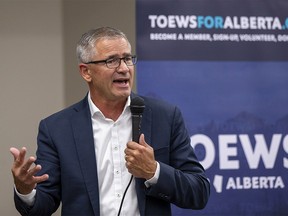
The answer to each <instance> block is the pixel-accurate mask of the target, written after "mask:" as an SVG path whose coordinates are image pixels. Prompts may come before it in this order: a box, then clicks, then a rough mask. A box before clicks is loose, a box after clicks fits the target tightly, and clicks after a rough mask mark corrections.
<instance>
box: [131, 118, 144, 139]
mask: <svg viewBox="0 0 288 216" xmlns="http://www.w3.org/2000/svg"><path fill="white" fill-rule="evenodd" d="M141 119H142V115H133V114H132V141H134V142H137V143H138V142H139V137H140V129H141Z"/></svg>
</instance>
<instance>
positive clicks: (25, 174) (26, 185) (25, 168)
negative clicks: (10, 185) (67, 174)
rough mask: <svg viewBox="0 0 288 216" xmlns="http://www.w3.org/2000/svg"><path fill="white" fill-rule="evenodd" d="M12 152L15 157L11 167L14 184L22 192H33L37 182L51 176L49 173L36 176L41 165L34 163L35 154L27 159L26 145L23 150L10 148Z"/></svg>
mask: <svg viewBox="0 0 288 216" xmlns="http://www.w3.org/2000/svg"><path fill="white" fill-rule="evenodd" d="M10 152H11V154H12V155H13V157H14V163H13V166H12V169H11V171H12V174H13V178H14V184H15V187H16V189H17V191H18V192H19V193H20V194H29V193H31V192H32V190H33V189H34V188H35V187H36V185H37V183H39V182H42V181H46V180H47V179H48V178H49V176H48V174H44V175H41V176H35V174H36V173H37V172H39V171H40V170H41V166H40V165H34V162H35V160H36V158H35V157H33V156H32V157H29V158H28V159H27V160H26V161H25V155H26V152H27V150H26V148H25V147H23V148H22V149H21V150H18V149H17V148H14V147H12V148H10Z"/></svg>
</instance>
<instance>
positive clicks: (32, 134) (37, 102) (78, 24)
mask: <svg viewBox="0 0 288 216" xmlns="http://www.w3.org/2000/svg"><path fill="white" fill-rule="evenodd" d="M134 13H135V0H102V1H101V0H90V1H89V0H1V1H0V75H1V76H0V142H1V143H0V146H1V147H0V148H1V151H0V173H1V175H0V182H1V188H0V197H1V198H0V215H9V216H14V215H15V216H16V215H19V214H18V213H17V211H16V210H15V208H14V203H13V180H12V176H11V171H10V170H11V166H12V161H13V158H12V155H11V154H10V153H9V148H10V147H11V146H14V147H18V148H20V147H22V146H26V147H27V148H28V153H29V155H34V154H35V150H36V136H37V130H38V124H39V121H40V120H41V119H42V118H44V117H46V116H48V115H50V114H52V113H54V112H56V111H58V110H60V109H62V108H64V107H65V106H67V105H69V104H71V103H74V102H76V101H77V100H79V99H80V98H82V97H83V96H84V94H85V93H86V91H87V88H86V84H85V83H84V82H83V81H82V79H81V78H80V76H79V74H78V69H77V64H76V57H75V44H76V42H77V41H78V39H79V38H80V36H81V34H82V33H83V32H84V31H86V30H88V29H90V28H96V27H99V26H103V25H109V26H114V27H117V28H120V29H121V30H123V31H124V32H126V33H127V36H128V37H129V39H130V41H131V43H132V45H134V44H135V33H134V31H135V27H134V26H135V14H134ZM54 215H60V212H59V211H58V212H57V213H55V214H54Z"/></svg>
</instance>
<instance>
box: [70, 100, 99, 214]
mask: <svg viewBox="0 0 288 216" xmlns="http://www.w3.org/2000/svg"><path fill="white" fill-rule="evenodd" d="M75 110H76V113H75V115H74V116H73V117H72V118H71V123H72V128H73V133H74V139H75V144H76V149H77V152H78V159H79V163H80V166H81V170H82V173H83V176H84V181H85V184H86V187H87V192H88V194H89V197H90V201H91V205H92V207H93V210H94V215H100V210H99V190H98V177H97V166H96V156H95V148H94V138H93V129H92V121H91V114H90V110H89V106H88V101H87V97H85V98H84V100H83V101H82V102H80V104H79V107H76V109H75Z"/></svg>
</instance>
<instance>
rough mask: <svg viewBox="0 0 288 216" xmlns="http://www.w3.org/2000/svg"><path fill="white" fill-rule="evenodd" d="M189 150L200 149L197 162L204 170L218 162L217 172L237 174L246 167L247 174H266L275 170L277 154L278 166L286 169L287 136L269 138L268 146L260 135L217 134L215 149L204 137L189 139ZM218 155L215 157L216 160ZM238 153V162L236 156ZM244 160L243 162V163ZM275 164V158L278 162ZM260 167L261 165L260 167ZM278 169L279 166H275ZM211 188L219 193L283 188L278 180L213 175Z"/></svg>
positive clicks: (281, 180) (209, 139)
mask: <svg viewBox="0 0 288 216" xmlns="http://www.w3.org/2000/svg"><path fill="white" fill-rule="evenodd" d="M191 146H192V147H193V148H195V149H196V148H198V147H200V148H202V149H204V152H205V156H204V157H203V158H200V162H201V164H202V165H203V167H204V168H205V169H206V170H208V169H209V168H210V167H212V166H213V164H214V163H215V160H216V158H219V163H218V161H217V163H215V164H219V167H218V168H219V170H220V172H221V171H224V170H230V171H232V170H235V171H237V170H240V169H241V168H243V167H241V166H248V170H250V171H252V173H253V170H254V172H255V171H256V170H258V169H259V168H260V164H261V166H263V167H261V168H264V169H265V170H267V171H269V170H272V171H273V169H274V168H275V166H276V160H277V158H278V155H279V153H280V152H281V154H280V155H283V154H282V153H284V156H283V158H282V159H281V166H283V168H286V169H288V135H283V134H273V135H272V139H271V141H270V143H267V141H266V140H265V136H264V134H255V135H254V138H253V139H251V138H250V137H249V135H248V134H238V135H237V134H220V135H219V136H218V149H216V148H215V145H214V143H213V141H212V139H211V138H210V137H208V136H206V135H204V134H196V135H193V136H191ZM216 152H218V154H219V157H216V154H217V153H216ZM239 152H241V154H242V155H241V159H240V156H239V154H240V153H239ZM243 157H244V159H243ZM278 161H279V158H278ZM262 164H263V165H262ZM277 166H279V163H278V164H277ZM249 173H251V172H249ZM213 185H214V187H215V189H216V192H218V193H221V192H222V191H223V190H224V189H226V190H233V189H234V190H235V189H237V190H242V189H282V188H285V184H284V181H283V178H282V177H281V176H275V175H269V176H264V175H261V176H256V175H252V176H248V175H247V173H245V176H233V177H232V176H230V177H224V176H223V175H215V176H214V179H213Z"/></svg>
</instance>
